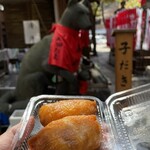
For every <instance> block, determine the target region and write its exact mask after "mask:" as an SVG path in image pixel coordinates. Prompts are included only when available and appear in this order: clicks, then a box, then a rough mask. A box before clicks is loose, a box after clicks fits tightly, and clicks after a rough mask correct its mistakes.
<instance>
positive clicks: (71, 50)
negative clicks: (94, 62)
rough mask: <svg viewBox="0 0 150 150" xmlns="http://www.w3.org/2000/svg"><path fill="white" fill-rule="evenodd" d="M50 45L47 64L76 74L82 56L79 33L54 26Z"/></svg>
mask: <svg viewBox="0 0 150 150" xmlns="http://www.w3.org/2000/svg"><path fill="white" fill-rule="evenodd" d="M52 31H53V32H54V35H53V38H52V42H51V44H50V52H49V59H48V64H50V65H54V66H58V67H61V68H64V69H67V70H68V71H70V72H76V71H77V70H78V67H79V63H80V58H81V55H82V48H83V45H84V44H82V40H81V37H80V36H79V31H77V30H73V29H70V28H67V27H64V26H62V25H60V24H55V25H54V26H53V27H52V30H51V32H52Z"/></svg>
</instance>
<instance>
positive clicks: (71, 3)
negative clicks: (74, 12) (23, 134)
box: [68, 0, 78, 7]
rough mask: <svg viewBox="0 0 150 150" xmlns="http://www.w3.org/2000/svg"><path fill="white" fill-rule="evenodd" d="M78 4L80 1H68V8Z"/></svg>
mask: <svg viewBox="0 0 150 150" xmlns="http://www.w3.org/2000/svg"><path fill="white" fill-rule="evenodd" d="M76 3H78V0H69V1H68V7H70V6H72V5H74V4H76Z"/></svg>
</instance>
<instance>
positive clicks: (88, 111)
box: [39, 100, 97, 126]
mask: <svg viewBox="0 0 150 150" xmlns="http://www.w3.org/2000/svg"><path fill="white" fill-rule="evenodd" d="M96 112H97V108H96V102H95V101H90V100H62V101H58V102H55V103H49V104H45V105H43V106H42V107H41V108H40V110H39V118H40V122H41V124H42V125H43V126H46V125H47V124H48V123H50V122H51V121H54V120H57V119H60V118H63V117H66V116H72V115H92V114H94V115H95V114H96Z"/></svg>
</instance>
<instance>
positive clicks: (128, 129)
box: [12, 84, 150, 150]
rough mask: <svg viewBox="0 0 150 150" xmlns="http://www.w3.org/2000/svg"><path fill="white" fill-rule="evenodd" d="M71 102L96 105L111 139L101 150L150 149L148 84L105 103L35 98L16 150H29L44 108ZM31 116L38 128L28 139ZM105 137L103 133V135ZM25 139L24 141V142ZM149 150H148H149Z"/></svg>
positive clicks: (47, 96) (85, 97) (63, 98)
mask: <svg viewBox="0 0 150 150" xmlns="http://www.w3.org/2000/svg"><path fill="white" fill-rule="evenodd" d="M71 99H80V100H81V99H86V100H92V101H96V103H97V110H98V113H97V118H98V120H99V122H100V124H101V125H102V129H104V128H105V127H106V126H107V129H108V130H107V134H108V135H109V136H108V138H107V140H104V141H102V143H103V144H102V147H101V149H100V150H142V149H143V148H144V147H148V148H149V149H150V147H149V145H150V137H149V132H148V131H149V130H150V115H149V113H150V84H147V85H143V86H140V87H137V88H133V89H130V90H126V91H122V92H118V93H115V94H113V95H111V96H110V97H109V98H108V99H107V100H106V102H105V103H104V102H102V101H100V100H99V99H98V98H96V97H93V96H56V95H40V96H37V97H32V98H31V100H30V101H29V103H28V105H27V108H26V110H25V112H24V115H23V117H22V121H21V122H22V126H21V129H20V132H18V133H17V134H16V135H15V138H14V140H13V144H12V150H14V149H16V150H18V149H19V150H21V149H24V150H27V149H28V145H27V140H28V138H29V137H31V136H32V135H34V134H36V133H37V132H39V130H40V129H41V128H42V125H41V123H40V121H39V118H38V110H39V108H40V107H41V106H42V105H43V104H45V103H54V102H56V101H59V100H71ZM30 116H33V117H34V118H35V125H34V128H33V130H32V132H31V134H29V135H26V136H24V132H25V131H27V130H29V129H28V127H27V124H28V121H29V118H30ZM27 132H28V131H27ZM105 134H106V133H104V131H103V135H105ZM23 137H24V140H22V138H23ZM20 141H22V142H20ZM18 143H19V146H18ZM16 145H17V148H16ZM148 148H147V150H149V149H148ZM144 150H146V149H144Z"/></svg>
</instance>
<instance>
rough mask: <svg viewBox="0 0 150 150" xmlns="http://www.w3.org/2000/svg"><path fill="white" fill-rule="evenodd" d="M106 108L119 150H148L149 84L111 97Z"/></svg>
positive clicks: (149, 128)
mask: <svg viewBox="0 0 150 150" xmlns="http://www.w3.org/2000/svg"><path fill="white" fill-rule="evenodd" d="M106 107H107V110H108V115H109V117H110V119H109V121H110V125H111V129H112V130H113V131H112V132H113V134H114V137H115V143H116V144H117V145H118V147H119V149H120V150H150V135H149V132H148V131H150V115H149V114H150V84H145V85H142V86H139V87H137V88H133V89H130V90H126V91H122V92H118V93H116V94H113V95H111V96H110V97H109V98H108V99H107V100H106Z"/></svg>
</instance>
